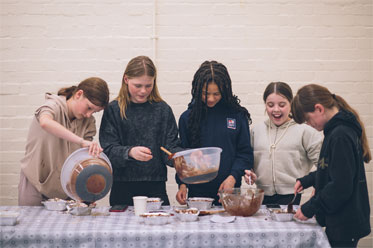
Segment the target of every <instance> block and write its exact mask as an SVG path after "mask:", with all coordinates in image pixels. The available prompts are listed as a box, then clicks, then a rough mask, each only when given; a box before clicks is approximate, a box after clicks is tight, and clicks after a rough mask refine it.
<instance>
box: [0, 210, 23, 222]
mask: <svg viewBox="0 0 373 248" xmlns="http://www.w3.org/2000/svg"><path fill="white" fill-rule="evenodd" d="M18 216H19V212H16V211H8V210H1V211H0V226H14V225H15V224H16V223H17V218H18Z"/></svg>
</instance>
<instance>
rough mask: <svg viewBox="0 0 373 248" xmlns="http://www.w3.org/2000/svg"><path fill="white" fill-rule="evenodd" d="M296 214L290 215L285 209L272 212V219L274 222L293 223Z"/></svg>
mask: <svg viewBox="0 0 373 248" xmlns="http://www.w3.org/2000/svg"><path fill="white" fill-rule="evenodd" d="M294 214H295V212H292V213H288V212H287V211H286V210H283V209H274V210H270V215H271V218H272V220H274V221H280V222H286V221H292V220H293V216H294Z"/></svg>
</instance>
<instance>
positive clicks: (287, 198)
mask: <svg viewBox="0 0 373 248" xmlns="http://www.w3.org/2000/svg"><path fill="white" fill-rule="evenodd" d="M293 197H294V194H290V195H278V194H276V195H271V196H267V195H265V196H264V200H263V203H262V204H263V205H266V204H280V205H288V204H289V203H290V202H291V200H293ZM301 198H302V195H301V194H297V197H296V198H295V201H294V203H293V204H294V205H299V203H300V200H301Z"/></svg>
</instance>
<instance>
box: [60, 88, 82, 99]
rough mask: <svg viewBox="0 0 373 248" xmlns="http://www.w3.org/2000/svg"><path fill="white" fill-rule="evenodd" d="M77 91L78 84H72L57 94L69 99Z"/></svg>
mask: <svg viewBox="0 0 373 248" xmlns="http://www.w3.org/2000/svg"><path fill="white" fill-rule="evenodd" d="M77 91H78V87H77V86H71V87H67V88H62V89H60V90H59V91H58V93H57V95H59V96H65V97H66V100H69V99H70V98H71V97H72V96H73V95H74V94H75V92H77Z"/></svg>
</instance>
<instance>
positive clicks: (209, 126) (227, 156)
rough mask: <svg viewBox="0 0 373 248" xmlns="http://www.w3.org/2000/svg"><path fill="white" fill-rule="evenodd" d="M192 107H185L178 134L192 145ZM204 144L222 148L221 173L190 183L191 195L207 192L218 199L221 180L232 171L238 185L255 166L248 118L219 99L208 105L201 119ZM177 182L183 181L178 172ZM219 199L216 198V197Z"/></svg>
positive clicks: (185, 146) (206, 194)
mask: <svg viewBox="0 0 373 248" xmlns="http://www.w3.org/2000/svg"><path fill="white" fill-rule="evenodd" d="M190 111H191V109H190V108H189V109H188V110H186V111H185V112H184V113H183V114H182V115H181V117H180V120H179V135H180V139H181V143H182V146H183V147H184V148H192V147H190V141H189V131H188V118H189V114H190ZM200 140H201V147H220V148H222V149H223V151H222V153H221V158H220V167H219V172H218V176H217V177H216V178H215V179H214V180H212V181H211V182H208V183H203V184H189V185H187V187H188V190H189V192H188V195H189V197H191V196H206V197H213V198H215V199H217V196H216V194H217V192H218V189H219V187H220V184H221V183H222V182H223V181H224V180H225V179H226V178H227V177H228V176H229V175H232V176H233V177H234V178H235V179H236V185H235V187H240V186H241V178H242V176H243V175H244V170H246V169H251V168H252V166H253V161H254V160H253V159H254V157H253V150H252V148H251V145H250V130H249V124H248V119H247V117H246V116H245V115H244V113H243V112H234V111H233V110H232V109H230V108H228V107H227V106H226V104H224V102H223V100H221V101H219V102H218V103H217V104H216V105H215V106H214V107H212V108H208V110H207V113H206V115H205V118H204V119H203V120H202V122H201V136H200ZM176 181H177V183H178V184H179V185H180V184H183V182H181V181H180V179H179V178H178V176H177V175H176ZM215 203H216V201H215Z"/></svg>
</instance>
